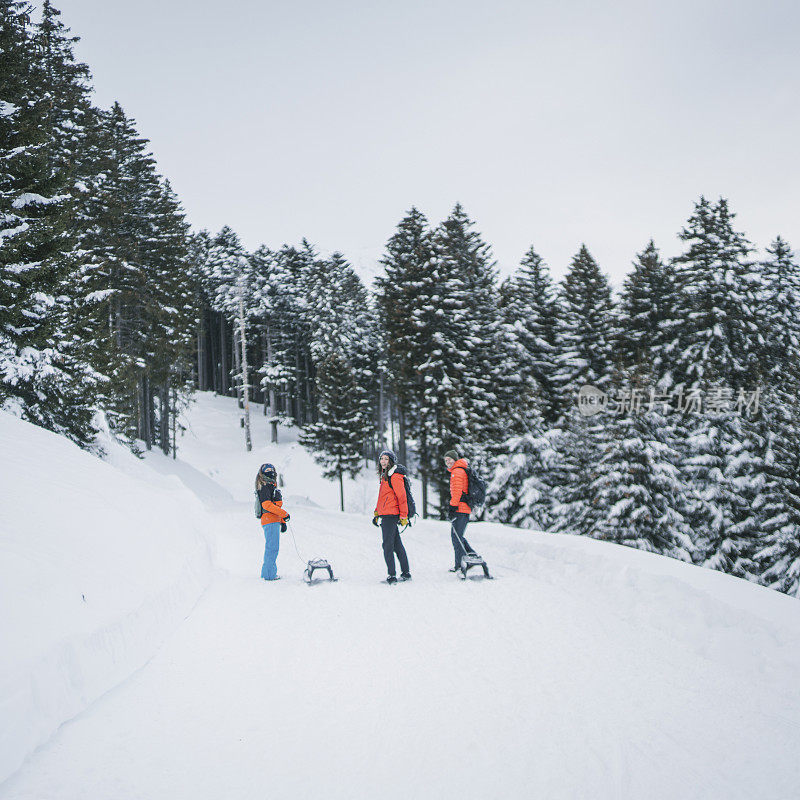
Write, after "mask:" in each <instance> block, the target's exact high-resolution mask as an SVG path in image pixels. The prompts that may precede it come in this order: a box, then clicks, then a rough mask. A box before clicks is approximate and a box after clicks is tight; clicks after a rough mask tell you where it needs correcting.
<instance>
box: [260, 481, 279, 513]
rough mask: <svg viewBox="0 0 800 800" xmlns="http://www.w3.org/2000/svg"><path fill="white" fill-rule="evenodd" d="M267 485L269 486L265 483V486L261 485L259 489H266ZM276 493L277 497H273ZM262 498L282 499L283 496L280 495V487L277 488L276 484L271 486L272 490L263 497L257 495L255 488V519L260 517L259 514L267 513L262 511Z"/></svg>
mask: <svg viewBox="0 0 800 800" xmlns="http://www.w3.org/2000/svg"><path fill="white" fill-rule="evenodd" d="M268 486H269V484H267V485H266V486H262V487H261V491H264V489H266V488H267V487H268ZM276 493H277V495H278V496H277V497H275V495H276ZM262 499H264V500H283V498H282V497H281V492H280V489H278V488H277V487H276V486H273V487H272V491H271V492H269V493H268V494H265V496H264V497H263V498H262V497H260V496H259V494H258V489H256V508H255V512H256V518H257V519H261V515H262V514H266V513H267V512H266V511H264V507H263V506H262V505H261V500H262Z"/></svg>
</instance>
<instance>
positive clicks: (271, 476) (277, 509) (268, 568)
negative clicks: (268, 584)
mask: <svg viewBox="0 0 800 800" xmlns="http://www.w3.org/2000/svg"><path fill="white" fill-rule="evenodd" d="M277 483H278V473H277V470H276V469H275V467H274V466H273V465H272V464H262V465H261V468H260V469H259V470H258V475H256V492H258V500H259V502H260V503H261V508H263V509H264V513H263V514H262V515H261V527H262V528H263V529H264V563H263V564H262V566H261V577H262V578H263V579H264V580H265V581H275V580H277V579H278V563H277V561H278V550H279V548H280V538H281V537H280V534H281V533H282V532H285V531H286V523H287V522H288V521H289V514H287V513H286V511H285V510H284V509H283V507H282V506H283V497H282V496H281V490H280V489H279V488H278V486H277Z"/></svg>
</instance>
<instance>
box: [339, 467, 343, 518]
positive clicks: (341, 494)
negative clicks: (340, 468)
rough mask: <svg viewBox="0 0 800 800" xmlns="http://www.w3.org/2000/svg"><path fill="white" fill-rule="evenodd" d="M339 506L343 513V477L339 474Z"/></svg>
mask: <svg viewBox="0 0 800 800" xmlns="http://www.w3.org/2000/svg"><path fill="white" fill-rule="evenodd" d="M339 506H340V508H341V509H342V511H344V477H343V476H342V473H341V472H340V473H339Z"/></svg>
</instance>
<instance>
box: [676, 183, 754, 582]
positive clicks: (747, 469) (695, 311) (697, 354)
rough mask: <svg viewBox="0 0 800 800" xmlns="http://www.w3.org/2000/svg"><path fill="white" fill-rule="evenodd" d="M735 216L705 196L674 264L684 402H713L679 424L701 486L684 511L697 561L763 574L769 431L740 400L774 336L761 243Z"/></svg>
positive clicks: (685, 454) (688, 469)
mask: <svg viewBox="0 0 800 800" xmlns="http://www.w3.org/2000/svg"><path fill="white" fill-rule="evenodd" d="M733 219H734V215H733V214H732V213H731V212H730V209H729V208H728V204H727V201H725V200H724V199H720V200H719V202H718V203H717V204H716V205H715V206H712V205H711V204H710V203H709V202H708V201H707V200H706V199H705V198H703V197H701V198H700V200H699V201H698V202H697V203H696V204H695V208H694V211H693V213H692V215H691V217H690V218H689V221H688V223H687V225H686V227H685V228H684V229H683V231H682V232H681V233H680V238H681V239H682V240H683V241H684V242H685V243H686V251H685V252H684V253H683V254H682V255H681V256H679V257H678V258H676V259H675V260H674V263H675V265H676V273H675V274H676V281H677V286H678V291H679V294H678V301H677V308H676V314H677V316H678V318H679V319H681V320H682V324H681V327H680V329H679V330H678V335H677V337H676V340H675V341H674V343H673V345H672V346H671V347H672V352H673V353H674V356H673V357H672V360H671V363H670V364H669V367H668V370H669V373H670V375H671V377H672V380H673V391H674V392H677V393H678V399H677V401H676V402H677V404H678V405H685V406H688V407H689V408H690V409H691V404H690V403H689V398H690V397H691V396H692V393H694V394H695V395H696V396H698V397H700V398H703V399H705V400H707V401H708V400H710V402H711V404H712V405H711V408H709V407H708V406H706V407H704V408H702V411H701V413H695V412H693V411H691V410H689V411H687V412H686V413H683V414H682V417H681V419H680V420H679V422H677V423H676V424H675V426H674V437H675V441H676V443H677V446H678V447H679V449H681V451H682V462H683V465H684V472H685V475H686V476H687V480H688V481H689V482H690V484H691V495H690V497H689V503H688V504H687V508H686V509H685V511H684V515H685V516H686V518H687V520H688V521H689V524H690V529H691V530H692V535H693V536H694V538H695V556H694V557H695V560H696V561H698V563H702V564H705V565H706V566H710V567H713V568H715V569H721V570H723V571H726V572H730V573H731V574H734V575H739V576H740V577H747V578H750V579H753V578H754V576H755V574H756V572H757V569H756V567H755V565H754V563H753V557H754V549H755V548H756V546H757V541H756V539H755V537H756V536H757V533H758V531H759V530H760V528H761V523H762V522H763V520H761V519H760V517H759V513H760V512H759V509H760V508H762V506H763V498H762V497H761V492H762V490H763V463H764V461H763V460H764V458H765V456H766V447H767V439H766V438H765V436H764V435H763V433H764V432H763V431H759V428H758V421H757V419H756V420H751V419H748V418H746V417H745V416H743V415H742V414H740V413H739V412H738V411H737V409H736V407H735V400H736V398H737V397H738V396H739V393H740V392H747V393H750V392H753V391H756V390H759V386H760V383H761V364H760V357H761V354H762V352H763V346H764V343H763V340H762V336H761V332H760V330H759V324H758V316H757V305H756V302H757V279H756V274H755V269H754V265H753V264H752V263H751V261H750V260H749V254H750V253H751V251H752V248H751V246H750V244H749V242H748V241H747V239H746V238H745V237H744V235H743V234H742V233H740V232H738V231H736V230H735V229H734V227H733ZM731 401H733V403H731ZM679 411H680V409H679Z"/></svg>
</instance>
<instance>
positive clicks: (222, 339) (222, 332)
mask: <svg viewBox="0 0 800 800" xmlns="http://www.w3.org/2000/svg"><path fill="white" fill-rule="evenodd" d="M227 327H228V325H227V320H226V319H225V317H224V315H222V314H220V315H219V353H220V360H221V362H222V364H221V369H222V376H221V377H222V380H221V382H220V389H221V393H222V394H228V387H229V386H230V383H229V380H230V372H231V370H230V367H229V366H228V336H227V333H228V331H227Z"/></svg>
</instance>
